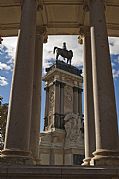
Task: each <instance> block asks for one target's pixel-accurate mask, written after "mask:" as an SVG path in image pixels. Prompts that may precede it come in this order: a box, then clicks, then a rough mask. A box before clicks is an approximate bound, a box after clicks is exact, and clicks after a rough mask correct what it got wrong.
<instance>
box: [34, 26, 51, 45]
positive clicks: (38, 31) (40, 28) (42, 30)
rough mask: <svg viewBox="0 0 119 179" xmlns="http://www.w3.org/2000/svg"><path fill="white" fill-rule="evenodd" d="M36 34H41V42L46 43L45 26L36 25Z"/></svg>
mask: <svg viewBox="0 0 119 179" xmlns="http://www.w3.org/2000/svg"><path fill="white" fill-rule="evenodd" d="M36 35H38V36H41V35H42V36H43V43H47V39H48V34H47V27H46V26H37V28H36Z"/></svg>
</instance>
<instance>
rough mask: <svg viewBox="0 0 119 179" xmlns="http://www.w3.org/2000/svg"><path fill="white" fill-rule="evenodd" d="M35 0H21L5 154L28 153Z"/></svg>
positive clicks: (15, 155)
mask: <svg viewBox="0 0 119 179" xmlns="http://www.w3.org/2000/svg"><path fill="white" fill-rule="evenodd" d="M36 9H37V4H36V0H24V1H23V6H22V13H21V23H20V33H19V40H18V46H17V53H16V61H15V68H14V73H13V81H12V89H11V96H10V103H9V111H8V119H7V128H6V136H5V146H4V150H3V151H2V154H3V156H4V157H5V156H6V157H7V156H9V157H23V156H24V157H28V156H29V153H30V152H29V141H30V126H31V107H32V89H33V73H34V53H35V32H36Z"/></svg>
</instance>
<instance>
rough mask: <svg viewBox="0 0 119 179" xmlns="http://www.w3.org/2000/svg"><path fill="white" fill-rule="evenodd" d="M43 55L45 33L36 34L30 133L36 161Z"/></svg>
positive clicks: (32, 150)
mask: <svg viewBox="0 0 119 179" xmlns="http://www.w3.org/2000/svg"><path fill="white" fill-rule="evenodd" d="M42 54H43V33H42V32H40V31H37V32H36V42H35V63H34V80H33V97H32V115H31V131H30V150H31V152H32V156H33V158H34V159H36V160H37V159H38V157H39V154H38V148H39V133H40V112H41V84H42Z"/></svg>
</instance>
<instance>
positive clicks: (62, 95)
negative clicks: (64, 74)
mask: <svg viewBox="0 0 119 179" xmlns="http://www.w3.org/2000/svg"><path fill="white" fill-rule="evenodd" d="M64 85H65V84H64V83H62V82H61V83H60V128H61V129H64Z"/></svg>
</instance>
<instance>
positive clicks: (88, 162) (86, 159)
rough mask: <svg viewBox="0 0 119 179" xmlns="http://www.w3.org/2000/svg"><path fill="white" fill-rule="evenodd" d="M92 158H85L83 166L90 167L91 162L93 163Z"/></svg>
mask: <svg viewBox="0 0 119 179" xmlns="http://www.w3.org/2000/svg"><path fill="white" fill-rule="evenodd" d="M91 159H92V158H91V157H88V158H85V159H84V160H83V163H82V164H81V165H82V166H90V161H91Z"/></svg>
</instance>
